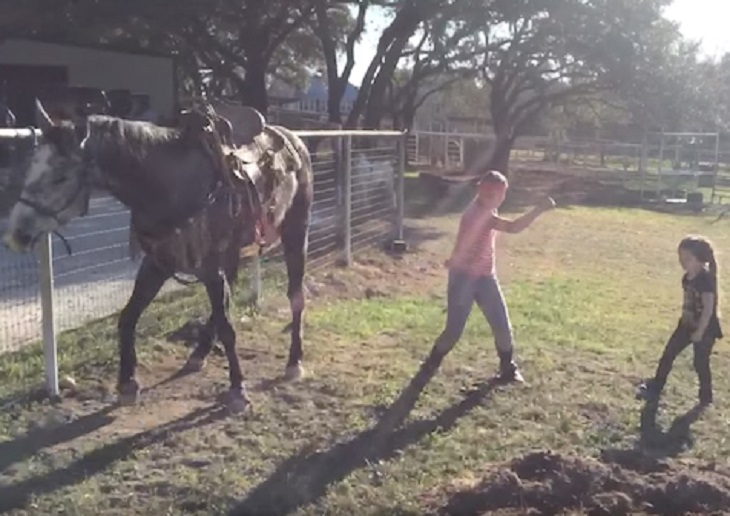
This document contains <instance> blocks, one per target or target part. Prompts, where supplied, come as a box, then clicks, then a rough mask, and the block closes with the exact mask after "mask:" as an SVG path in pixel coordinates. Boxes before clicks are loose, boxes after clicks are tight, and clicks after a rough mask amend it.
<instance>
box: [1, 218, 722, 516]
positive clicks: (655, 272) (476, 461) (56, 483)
mask: <svg viewBox="0 0 730 516" xmlns="http://www.w3.org/2000/svg"><path fill="white" fill-rule="evenodd" d="M456 223H457V220H456V219H455V217H445V218H439V219H421V220H419V221H417V222H416V221H411V222H410V223H409V227H410V231H409V235H410V238H409V240H410V241H411V243H412V244H413V245H414V246H415V249H414V251H413V252H411V253H410V254H409V255H407V256H406V257H405V258H404V259H403V260H401V261H392V260H391V259H389V258H386V257H382V256H379V255H378V254H377V253H374V252H373V253H370V254H369V255H365V256H364V257H362V258H361V259H360V261H359V264H358V266H356V267H353V269H352V270H343V269H335V270H332V271H329V272H328V271H324V272H321V273H318V274H316V275H315V277H314V279H313V280H312V281H313V282H314V283H315V284H316V285H317V286H318V287H319V289H318V290H319V291H320V292H319V294H318V296H317V297H315V298H314V299H313V301H312V303H311V305H310V309H309V311H308V313H307V319H306V334H305V357H306V358H305V360H306V364H305V365H306V367H307V369H308V373H309V375H308V376H307V377H306V378H305V379H303V380H302V381H301V382H300V383H297V384H285V383H284V384H273V383H272V382H271V380H272V379H273V378H275V377H276V376H277V375H278V374H279V373H280V372H281V370H282V368H283V366H284V363H285V355H286V351H287V346H288V344H287V338H286V336H285V335H282V334H281V328H282V326H283V324H285V323H286V322H287V317H288V314H287V313H286V310H283V309H284V308H286V303H285V301H284V300H282V299H281V298H280V296H274V295H271V296H270V297H269V299H267V300H266V302H265V304H264V310H263V312H262V313H263V315H261V316H259V317H256V318H255V319H254V320H253V322H247V323H245V324H240V325H239V343H240V351H239V352H240V354H241V356H242V357H243V358H244V362H243V366H244V368H245V371H246V372H247V374H248V375H249V377H248V378H249V379H248V383H249V387H250V389H251V395H252V397H253V400H254V403H255V407H254V411H253V412H252V413H251V414H249V415H248V416H246V417H245V418H237V417H230V416H228V417H226V416H221V415H220V414H219V413H218V412H217V411H216V410H215V409H214V408H212V405H213V401H214V399H215V394H216V393H217V392H218V391H219V390H221V389H222V388H224V387H225V385H226V381H227V380H226V378H227V374H226V371H225V366H224V361H223V359H222V358H221V357H214V358H213V359H212V361H211V364H209V368H208V369H207V370H206V371H204V372H203V373H201V374H200V375H198V376H192V377H188V378H183V379H180V380H177V381H175V382H171V383H169V384H165V385H163V386H159V387H156V388H155V389H153V390H151V391H150V392H149V393H148V394H147V395H146V397H145V402H144V403H143V404H142V405H141V406H140V407H136V408H124V409H110V408H109V406H108V405H107V404H105V403H104V402H103V401H102V400H101V398H102V397H103V394H99V393H100V392H102V391H105V390H106V389H108V387H107V385H110V384H113V380H114V375H115V371H116V359H115V354H116V344H115V331H114V322H115V321H114V320H113V319H110V320H107V321H101V322H98V323H95V324H94V325H92V326H89V327H86V328H83V329H81V330H78V331H75V332H71V333H68V334H66V335H64V337H63V338H62V340H61V349H60V351H61V363H62V369H63V372H64V373H69V374H73V375H74V376H75V378H76V379H77V381H78V382H79V392H80V394H79V395H77V396H76V397H75V398H69V399H66V400H64V401H63V402H62V403H61V404H60V405H56V406H54V405H51V404H49V403H48V402H42V401H34V402H26V403H21V404H17V405H13V406H11V407H9V408H6V410H3V411H2V413H1V414H0V510H2V509H8V510H10V509H12V510H13V511H14V512H13V513H14V514H51V513H53V514H59V513H65V514H78V515H85V514H89V515H91V514H100V513H103V514H182V513H185V514H225V513H227V512H229V511H231V510H232V509H233V508H238V512H234V513H235V514H277V513H291V514H301V515H309V514H312V515H314V514H325V513H326V514H340V513H342V514H345V513H352V514H376V513H378V514H396V513H399V514H421V513H423V512H426V511H427V510H428V509H429V506H428V504H429V503H430V502H429V501H428V500H429V498H428V497H426V496H425V493H429V492H432V491H433V490H434V489H438V488H439V487H440V486H443V485H444V484H447V483H449V482H450V481H451V480H454V479H460V478H472V477H476V476H478V475H479V474H480V471H482V470H483V469H484V468H485V466H486V465H488V464H490V463H493V462H498V461H503V460H508V459H511V458H513V457H517V456H521V455H524V454H525V453H527V452H529V451H531V450H544V449H550V450H554V451H559V452H562V453H577V454H580V455H583V456H596V455H597V454H598V453H599V452H600V451H601V450H605V449H612V448H619V449H626V448H630V447H631V446H632V445H633V443H634V442H635V440H636V436H637V430H638V423H639V409H640V405H639V404H638V402H636V401H635V400H634V399H633V395H634V387H635V384H636V382H637V381H638V380H639V378H641V377H644V376H646V375H649V374H650V373H651V372H652V370H653V368H654V367H655V364H656V359H657V358H658V355H659V353H660V352H661V349H662V346H663V344H664V342H665V340H666V338H667V337H668V336H669V334H670V332H671V330H672V329H673V324H674V323H675V321H676V318H677V315H678V309H679V306H680V302H681V288H680V282H679V281H680V275H681V271H680V270H679V267H678V264H677V259H676V245H677V243H678V242H679V240H680V238H681V237H682V236H684V235H685V234H686V233H690V232H699V233H703V234H706V235H708V236H710V237H711V238H713V239H714V240H715V243H716V245H717V248H718V250H719V251H720V252H721V253H723V252H725V254H726V253H727V251H726V250H727V249H729V248H730V231H729V228H728V226H727V223H725V222H721V223H718V224H716V225H710V224H709V219H707V218H703V217H691V216H673V215H667V214H657V213H652V212H648V211H642V210H634V209H591V208H584V207H567V208H564V209H559V210H556V211H555V212H553V213H551V214H548V215H546V216H545V217H544V219H542V220H540V221H538V222H537V223H536V224H535V226H534V227H533V228H531V229H530V230H528V231H526V232H524V233H523V234H520V235H516V236H504V237H500V238H501V240H500V246H501V247H500V249H501V251H500V255H499V262H498V263H499V270H500V275H501V278H502V281H503V284H504V289H505V295H506V299H507V302H508V305H509V309H510V314H511V317H512V321H513V325H514V328H515V338H516V345H517V349H518V358H519V360H520V363H521V365H522V367H523V370H524V374H525V376H526V379H527V381H528V383H527V385H525V386H511V387H500V388H499V389H498V390H496V391H494V392H492V393H491V394H489V395H484V396H480V397H476V398H475V397H474V396H469V395H467V396H465V395H464V393H463V392H462V390H463V389H464V388H469V387H470V386H471V385H472V384H473V383H475V382H479V381H481V380H483V379H484V378H485V377H486V376H487V375H490V374H491V373H492V371H493V369H494V367H495V365H496V357H495V352H494V349H493V345H492V342H491V338H490V335H489V331H488V329H487V326H486V325H485V323H484V322H483V320H482V318H481V316H480V315H479V313H478V311H477V310H476V309H475V310H474V312H473V313H472V317H471V319H470V321H469V324H468V327H467V330H466V332H465V334H464V336H463V338H462V340H461V341H460V343H459V344H458V345H457V347H456V348H455V349H454V351H453V352H452V354H451V355H449V356H448V358H447V359H446V361H445V362H444V364H443V366H442V369H441V370H440V371H439V373H438V374H437V376H436V377H435V378H434V380H433V381H432V382H431V383H430V384H429V385H428V386H427V387H426V389H425V391H424V393H423V395H422V397H421V399H420V401H419V403H418V405H417V406H416V409H415V410H414V411H413V412H412V414H411V416H410V418H409V420H408V421H407V423H406V425H405V427H404V428H403V429H402V430H400V431H399V432H397V434H396V435H395V436H393V438H392V442H391V443H390V444H389V453H385V454H382V455H375V456H371V455H367V454H365V453H364V452H363V449H364V447H366V445H367V438H368V437H367V436H368V434H367V433H364V432H366V431H367V429H368V428H370V427H371V425H372V424H373V423H374V422H375V420H376V418H377V414H379V413H380V411H381V410H382V408H383V407H384V406H387V405H388V404H389V403H390V402H391V401H392V400H393V399H394V398H395V397H396V396H397V395H398V393H399V392H400V390H401V389H402V388H403V387H404V386H405V385H406V384H407V382H408V380H409V379H410V377H411V376H412V375H413V374H414V373H415V372H416V371H417V369H418V367H419V365H420V362H421V360H422V359H423V358H424V357H425V355H426V354H427V353H428V351H429V349H430V346H431V344H432V341H433V339H434V337H435V336H436V335H437V334H438V333H439V331H440V330H441V327H442V324H443V322H444V313H443V307H444V303H445V301H444V295H443V294H444V272H443V270H442V269H440V264H441V263H442V262H443V259H444V257H445V254H446V253H447V252H448V250H449V243H450V240H449V238H450V237H449V236H448V235H450V234H453V231H454V230H455V227H456ZM438 231H443V232H445V233H446V235H447V236H446V237H441V238H436V237H432V238H430V239H428V238H424V239H418V238H417V235H420V234H425V233H429V234H431V235H435V234H437V232H438ZM721 260H722V258H721ZM343 285H347V287H344V286H343ZM365 287H371V288H373V289H375V290H378V291H379V292H381V294H383V295H381V296H375V297H372V296H371V297H370V298H369V299H368V298H367V297H366V296H363V295H362V291H361V290H362V288H365ZM266 291H267V292H271V289H270V288H267V289H266ZM243 295H244V294H241V298H240V299H239V304H240V302H241V300H242V298H243ZM203 301H204V299H203V297H202V294H201V293H200V292H198V291H191V292H189V293H186V294H183V295H177V296H176V297H175V298H174V299H173V300H171V301H168V302H166V303H156V304H155V305H154V306H153V308H152V309H151V310H150V312H149V313H148V314H147V315H146V316H145V318H144V320H143V322H142V324H141V328H140V334H141V335H140V338H139V345H138V349H139V350H140V360H141V362H142V363H143V364H145V366H146V369H144V370H143V371H142V376H143V379H144V380H145V383H146V385H151V384H153V383H155V382H156V381H160V380H163V379H164V378H165V377H166V376H167V375H168V374H171V373H172V372H174V370H175V368H176V367H178V366H179V365H181V364H182V361H183V360H184V357H185V355H186V352H187V351H186V349H185V347H184V346H182V345H179V344H175V343H171V342H168V337H167V336H168V335H169V334H170V332H172V331H174V330H176V329H178V328H179V327H180V326H181V325H183V324H184V323H185V322H186V321H187V320H188V319H190V317H191V316H192V317H202V316H204V315H205V309H206V308H205V304H204V303H203ZM728 366H730V359H729V356H728V353H727V351H726V348H725V344H724V343H723V341H720V343H719V344H718V346H717V352H716V353H715V355H714V356H713V369H714V372H715V392H716V398H717V406H716V407H714V408H713V410H712V411H711V412H709V413H707V414H705V416H704V417H703V418H702V419H701V420H700V421H699V422H698V423H697V424H696V425H695V426H694V429H693V432H694V446H693V447H691V448H689V449H687V450H686V451H684V457H685V458H692V459H698V460H724V459H720V458H721V457H727V456H729V455H730V440H728V439H727V437H726V436H725V434H724V431H723V430H722V429H724V428H726V427H727V424H728V419H730V406H729V405H728V404H727V401H726V396H727V392H728V391H729V390H730V378H728V377H727V375H725V374H723V373H724V371H726V370H727V369H728ZM41 371H42V357H41V355H40V354H39V350H37V349H30V350H28V351H25V352H23V353H20V354H15V355H7V356H3V357H0V378H3V381H2V384H0V389H2V390H1V391H0V396H2V395H7V394H9V393H10V392H14V391H16V390H17V389H20V388H23V389H24V388H27V386H28V385H32V384H33V383H37V382H38V381H39V380H40V379H41ZM695 381H696V380H695V375H694V372H693V371H692V367H691V352H688V353H686V354H685V355H684V356H682V357H680V358H679V359H678V361H677V364H676V366H675V370H674V371H673V373H672V376H671V379H670V382H669V385H668V388H667V392H666V397H665V405H664V406H663V408H662V411H661V414H660V423H661V424H664V425H666V423H668V422H669V421H671V420H672V419H673V418H674V417H675V416H676V415H678V414H681V413H683V412H684V411H686V410H687V409H688V408H689V407H691V406H692V405H693V404H694V401H695V397H696V384H695ZM59 417H60V418H61V419H63V418H66V419H71V421H70V422H65V420H64V421H61V422H59V421H58V419H59ZM54 418H55V419H54ZM49 420H50V422H49ZM29 428H30V429H33V430H31V431H29Z"/></svg>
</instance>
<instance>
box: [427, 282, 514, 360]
mask: <svg viewBox="0 0 730 516" xmlns="http://www.w3.org/2000/svg"><path fill="white" fill-rule="evenodd" d="M474 303H476V304H477V306H478V307H479V309H480V310H481V311H482V314H484V317H485V318H486V320H487V323H489V326H490V327H491V328H492V334H493V335H494V344H495V346H496V348H497V353H498V354H499V357H500V362H501V363H502V366H503V367H504V366H506V365H508V364H510V363H511V362H512V324H511V322H510V320H509V313H508V311H507V306H506V305H505V302H504V296H503V295H502V289H501V288H500V286H499V280H498V279H497V277H496V276H480V277H474V276H471V275H468V274H465V273H463V272H459V271H449V286H448V308H447V316H446V327H445V328H444V331H443V332H442V333H441V335H440V336H439V338H438V340H437V342H436V346H437V347H438V348H439V349H440V351H442V352H444V353H448V352H449V351H450V350H451V348H452V347H453V346H454V345H455V344H456V343H457V342H458V340H459V339H460V338H461V335H462V333H463V332H464V328H465V327H466V321H467V319H469V314H470V313H471V309H472V306H473V305H474Z"/></svg>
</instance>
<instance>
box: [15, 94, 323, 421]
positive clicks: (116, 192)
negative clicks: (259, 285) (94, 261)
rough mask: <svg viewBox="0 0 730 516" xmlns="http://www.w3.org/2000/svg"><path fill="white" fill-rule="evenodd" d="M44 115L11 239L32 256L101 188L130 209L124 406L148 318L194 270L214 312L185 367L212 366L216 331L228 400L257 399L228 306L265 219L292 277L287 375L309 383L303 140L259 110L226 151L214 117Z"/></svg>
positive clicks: (121, 324)
mask: <svg viewBox="0 0 730 516" xmlns="http://www.w3.org/2000/svg"><path fill="white" fill-rule="evenodd" d="M36 111H37V113H36V116H37V119H38V120H39V126H40V129H41V131H42V137H41V138H40V140H39V144H38V145H37V147H36V148H35V150H34V151H33V155H32V158H31V159H30V160H29V161H30V164H29V167H28V170H27V174H26V179H25V183H24V185H23V189H22V192H21V194H20V197H19V199H18V200H17V202H16V204H15V205H14V206H13V207H12V210H11V212H10V216H9V222H8V227H7V232H6V235H5V237H4V242H5V245H6V246H7V247H8V248H10V249H11V250H13V251H16V252H28V251H30V250H31V249H33V248H34V246H35V245H36V243H37V242H38V241H39V239H40V238H41V237H42V236H43V235H44V234H46V233H47V232H51V231H56V230H57V229H58V228H59V227H62V226H64V225H65V224H67V223H68V222H69V221H70V220H71V219H73V218H75V217H78V216H83V215H84V214H85V213H86V211H87V209H88V204H89V197H90V194H91V190H92V188H101V189H104V190H107V191H108V192H109V193H111V195H112V196H114V197H115V198H116V199H118V200H119V201H120V202H121V203H122V204H124V205H125V206H127V207H128V208H129V210H130V212H131V227H130V229H131V231H133V233H134V235H135V236H136V239H137V240H138V242H139V244H140V246H141V248H142V250H143V251H144V257H143V259H142V262H141V264H140V267H139V270H138V272H137V276H136V279H135V282H134V288H133V293H132V295H131V297H130V299H129V301H128V302H127V304H126V305H125V307H124V308H123V309H122V311H121V313H120V315H119V319H118V338H119V359H120V363H119V377H118V382H117V393H118V399H119V402H120V404H123V405H133V404H134V403H136V401H137V400H138V397H139V394H140V390H141V383H140V382H139V380H138V379H137V377H136V374H135V373H136V368H137V357H136V352H135V330H136V325H137V322H138V320H139V318H140V316H141V315H142V313H143V312H144V311H145V309H146V308H147V307H148V306H149V305H150V303H151V302H152V301H153V299H154V298H155V297H156V296H157V294H158V292H159V291H160V289H161V288H162V286H163V284H164V283H165V282H166V281H167V280H168V279H169V278H171V277H177V276H176V275H177V274H187V275H192V276H194V277H195V278H196V279H197V280H198V281H199V282H201V283H202V284H203V285H204V286H205V289H206V291H207V294H208V298H209V301H210V304H211V313H210V317H209V318H208V320H207V322H206V323H205V325H204V327H203V328H202V330H201V332H200V336H199V341H198V343H197V346H196V347H195V349H194V350H193V351H192V353H191V354H190V355H189V357H188V359H187V362H186V364H185V366H184V367H183V372H198V371H200V370H202V369H203V367H204V365H205V361H206V357H207V356H208V354H209V353H210V351H211V348H212V346H213V341H214V339H215V338H216V337H217V338H218V339H219V340H220V341H221V343H222V344H223V347H224V349H225V354H226V357H227V359H228V367H229V379H230V388H229V389H228V390H227V391H226V392H224V393H223V398H224V402H225V403H226V404H227V405H228V407H229V408H230V409H231V410H232V411H234V412H241V411H243V410H245V409H246V408H247V407H248V406H249V405H250V403H251V401H250V398H249V396H248V394H247V390H246V386H245V382H244V377H243V373H242V370H241V367H240V364H239V360H238V356H237V354H236V332H235V330H234V328H233V325H232V324H231V322H230V321H229V318H228V314H227V311H228V300H229V295H230V285H232V284H233V283H235V281H236V278H237V273H238V267H239V264H240V261H241V256H242V250H245V248H247V247H251V246H252V244H258V245H259V249H262V246H263V245H264V244H262V243H261V242H260V241H259V240H258V237H257V235H258V234H259V231H258V230H259V228H260V223H261V221H262V220H263V218H264V217H267V220H269V221H270V222H271V224H273V227H275V228H277V230H278V234H279V235H280V241H281V246H282V248H283V253H284V261H285V264H286V269H287V275H288V280H289V281H288V289H287V296H288V298H289V301H290V307H291V322H290V324H289V329H290V332H291V342H290V348H289V359H288V361H287V364H286V370H285V378H286V379H287V380H296V379H298V378H300V377H301V376H302V374H303V368H302V359H303V352H302V335H301V328H302V315H303V311H304V306H305V299H304V295H303V278H304V273H305V266H306V263H305V262H306V254H307V245H308V234H309V224H310V217H311V205H312V197H313V171H312V162H311V158H310V156H309V152H308V150H307V147H306V146H305V145H304V143H303V142H302V140H301V139H300V138H299V137H298V136H296V135H295V134H294V133H292V132H291V131H289V130H288V129H286V128H284V127H280V126H269V125H267V124H266V121H265V119H264V117H263V116H262V115H261V114H260V113H259V112H258V111H256V110H255V109H253V108H248V109H247V110H246V116H245V117H243V118H242V119H241V121H240V123H241V127H239V129H240V130H241V131H240V133H241V134H243V136H244V140H245V142H244V144H243V145H242V146H240V147H238V148H227V147H225V146H223V145H222V144H221V143H220V139H219V138H218V137H217V134H216V133H215V131H214V129H213V124H212V123H211V121H210V120H209V119H208V118H207V117H206V116H205V115H204V114H202V115H199V116H197V117H195V116H188V119H189V120H193V122H190V121H188V122H186V123H183V122H184V121H183V122H181V125H182V126H180V125H178V126H176V127H172V128H167V127H160V126H157V125H155V124H152V123H149V122H140V121H129V120H123V119H120V118H116V117H110V116H106V115H92V116H90V117H88V118H87V119H86V121H85V123H84V124H83V125H81V126H79V125H78V124H74V123H73V122H69V121H62V122H55V121H53V120H51V119H50V118H49V116H48V114H47V113H46V112H45V110H44V108H43V106H42V104H41V103H40V101H36ZM189 115H191V114H190V113H189ZM196 120H197V121H198V122H200V121H201V120H202V122H200V123H197V122H195V121H196ZM196 123H197V125H196ZM191 127H192V129H191ZM201 135H202V136H201ZM211 142H212V143H211Z"/></svg>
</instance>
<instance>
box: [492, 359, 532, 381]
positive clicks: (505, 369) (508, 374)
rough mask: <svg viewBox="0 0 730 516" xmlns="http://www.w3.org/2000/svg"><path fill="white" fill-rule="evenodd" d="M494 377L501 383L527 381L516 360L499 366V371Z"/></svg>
mask: <svg viewBox="0 0 730 516" xmlns="http://www.w3.org/2000/svg"><path fill="white" fill-rule="evenodd" d="M494 379H495V380H496V381H498V382H500V383H512V382H515V383H525V379H524V378H523V376H522V373H520V370H519V369H518V368H517V365H516V364H515V363H514V362H511V363H509V364H507V365H506V366H502V367H500V368H499V372H498V373H497V374H496V375H494Z"/></svg>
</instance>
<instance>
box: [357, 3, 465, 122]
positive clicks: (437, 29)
mask: <svg viewBox="0 0 730 516" xmlns="http://www.w3.org/2000/svg"><path fill="white" fill-rule="evenodd" d="M473 7H474V3H473V2H471V1H463V0H462V1H461V2H459V3H456V4H454V6H453V7H452V8H451V9H447V10H444V11H441V12H439V13H437V14H436V15H435V16H433V17H432V18H430V19H428V20H425V21H423V22H422V23H421V26H420V28H419V30H418V32H417V43H415V44H414V45H409V46H408V47H407V48H406V49H405V51H404V52H403V53H402V54H401V60H402V61H405V62H406V64H405V66H402V67H401V68H400V69H399V70H397V71H396V73H395V74H393V77H392V79H391V84H390V86H389V97H388V100H387V104H380V105H377V108H379V109H380V111H379V112H375V109H376V108H375V107H374V108H373V111H371V112H370V113H368V115H369V119H370V121H371V123H373V124H376V123H379V121H380V120H381V119H382V118H383V115H384V114H385V111H386V109H385V108H387V111H388V112H390V113H392V115H393V117H394V119H395V120H394V121H395V122H397V123H396V124H395V125H398V126H402V127H404V128H411V127H412V126H413V121H414V119H415V116H416V111H417V110H418V109H419V108H420V107H421V106H422V105H423V104H424V103H425V102H426V101H427V100H428V99H429V98H430V97H432V96H433V95H435V94H437V93H439V92H441V91H444V90H446V89H448V88H449V87H450V86H452V85H454V84H456V83H458V82H460V81H465V80H467V81H468V80H469V79H473V78H476V76H477V74H476V73H475V70H474V68H473V67H471V66H469V64H470V62H471V61H472V60H473V58H474V57H475V54H476V53H475V50H474V48H473V47H472V46H471V45H468V44H465V42H467V41H468V38H469V37H470V36H471V35H472V33H473V28H472V20H471V17H472V16H474V14H475V11H474V9H473Z"/></svg>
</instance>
